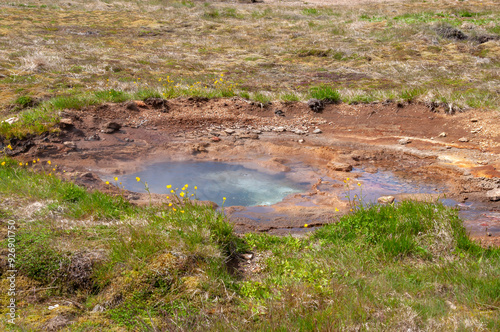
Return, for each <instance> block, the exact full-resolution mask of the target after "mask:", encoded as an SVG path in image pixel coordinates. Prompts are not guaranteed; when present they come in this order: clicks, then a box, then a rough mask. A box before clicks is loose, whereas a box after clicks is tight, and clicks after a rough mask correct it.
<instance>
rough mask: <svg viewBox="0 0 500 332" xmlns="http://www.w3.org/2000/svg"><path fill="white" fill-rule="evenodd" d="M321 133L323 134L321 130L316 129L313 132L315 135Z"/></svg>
mask: <svg viewBox="0 0 500 332" xmlns="http://www.w3.org/2000/svg"><path fill="white" fill-rule="evenodd" d="M321 133H322V131H321V129H319V128H316V129H314V130H313V134H321Z"/></svg>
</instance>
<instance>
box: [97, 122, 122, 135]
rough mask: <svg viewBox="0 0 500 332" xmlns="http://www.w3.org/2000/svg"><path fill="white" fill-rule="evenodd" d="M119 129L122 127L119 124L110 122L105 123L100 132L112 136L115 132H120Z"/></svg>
mask: <svg viewBox="0 0 500 332" xmlns="http://www.w3.org/2000/svg"><path fill="white" fill-rule="evenodd" d="M121 127H122V125H121V124H119V123H116V122H113V121H111V122H107V123H105V124H104V126H103V127H102V130H101V131H102V132H103V133H106V134H112V133H114V132H115V131H118V130H120V128H121Z"/></svg>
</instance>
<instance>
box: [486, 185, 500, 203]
mask: <svg viewBox="0 0 500 332" xmlns="http://www.w3.org/2000/svg"><path fill="white" fill-rule="evenodd" d="M486 197H487V198H488V199H489V200H490V201H493V202H496V201H500V188H496V189H492V190H489V191H487V192H486Z"/></svg>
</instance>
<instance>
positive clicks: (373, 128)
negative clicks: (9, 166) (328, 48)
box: [8, 97, 500, 243]
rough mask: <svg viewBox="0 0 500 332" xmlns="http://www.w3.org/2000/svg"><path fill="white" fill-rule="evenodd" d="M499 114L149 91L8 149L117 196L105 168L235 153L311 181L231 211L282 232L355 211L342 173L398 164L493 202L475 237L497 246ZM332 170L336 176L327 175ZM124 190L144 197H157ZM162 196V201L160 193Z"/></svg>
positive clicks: (78, 115)
mask: <svg viewBox="0 0 500 332" xmlns="http://www.w3.org/2000/svg"><path fill="white" fill-rule="evenodd" d="M499 118H500V115H499V114H498V112H487V111H466V112H458V113H455V112H454V111H453V109H450V108H449V107H448V106H447V105H439V104H431V105H424V104H419V103H414V104H413V103H410V104H402V103H399V104H398V103H393V102H391V101H387V102H384V103H372V104H359V105H346V104H324V103H323V102H319V101H314V100H313V101H310V102H309V103H300V102H288V103H280V102H277V103H274V102H273V103H266V104H262V103H258V102H250V101H248V100H245V99H242V98H238V97H235V98H231V99H211V100H209V99H199V98H179V99H173V100H168V101H167V100H163V99H148V100H146V101H145V102H142V101H130V102H126V103H122V104H103V105H100V106H95V107H94V106H93V107H89V108H87V109H84V110H80V111H76V110H66V111H65V112H64V113H63V114H62V120H61V123H60V126H59V127H60V128H59V129H58V130H56V132H53V133H51V134H46V135H42V136H40V137H31V138H29V139H27V140H23V141H13V142H12V143H11V144H12V147H13V150H12V151H10V150H9V151H8V152H9V153H10V154H11V155H14V156H16V158H18V159H19V160H21V161H23V162H24V163H25V162H28V163H31V160H36V159H38V158H40V159H41V160H51V162H52V165H58V166H57V168H54V169H55V172H57V173H58V174H60V176H63V177H66V178H68V179H72V180H76V182H77V183H81V184H84V185H86V186H87V187H90V188H98V189H101V190H103V191H111V192H116V193H120V190H119V189H118V188H116V187H113V186H109V185H105V184H104V182H103V181H101V180H100V179H99V175H103V174H114V175H118V176H119V175H121V174H124V173H130V172H135V171H138V170H140V169H142V168H143V167H144V166H146V165H148V164H150V163H152V162H155V161H159V160H216V161H231V162H238V163H246V165H249V164H251V165H253V167H256V168H259V169H264V170H266V171H268V172H285V173H288V174H289V175H290V177H292V178H293V177H295V178H301V179H302V180H304V179H305V181H308V182H310V184H311V187H310V190H309V191H307V192H306V193H303V194H300V195H295V196H292V197H288V198H287V199H285V200H284V201H283V202H281V203H278V204H276V205H274V206H272V207H271V210H265V211H260V210H259V209H257V210H255V209H254V210H252V209H251V208H250V209H247V208H243V207H229V208H226V213H227V214H229V215H231V216H232V220H233V221H234V222H235V225H236V229H237V231H240V232H248V231H266V232H271V233H276V234H282V233H289V232H302V231H304V224H305V223H308V226H309V227H313V226H320V225H323V224H325V223H329V222H332V221H334V220H335V218H336V217H337V216H338V215H340V214H342V213H346V212H347V211H348V210H349V209H350V206H349V204H348V202H347V201H346V200H345V199H343V197H342V195H343V194H342V193H343V192H344V188H343V186H342V185H339V184H338V182H337V181H343V180H345V179H346V178H348V177H349V178H351V179H355V178H357V177H359V176H360V175H361V174H360V173H359V172H352V169H353V167H355V170H359V169H363V170H364V172H368V173H376V172H377V171H382V170H389V171H393V172H395V173H397V174H399V175H400V176H403V177H404V178H406V179H408V180H409V181H415V182H419V181H426V182H432V183H435V185H436V188H437V187H439V188H445V190H444V193H446V195H447V197H448V198H453V199H455V200H456V201H457V202H466V201H469V202H470V201H474V202H477V203H478V204H481V205H482V206H484V207H485V209H487V210H488V211H490V212H492V213H493V215H492V217H491V218H490V219H489V221H488V222H487V223H486V224H484V223H483V224H482V226H481V227H480V225H471V226H470V228H474V229H476V230H478V229H479V231H476V232H475V236H477V237H481V238H482V239H483V241H486V243H498V242H499V241H500V234H497V232H494V233H493V234H491V232H488V230H487V229H488V227H489V228H490V230H491V229H496V228H495V227H498V224H500V220H498V219H499V218H497V217H495V216H497V215H498V214H497V211H499V210H500V202H499V200H500V193H499V190H500V189H499V188H500V158H499V154H500V121H499ZM297 165H305V166H304V167H298V166H297ZM325 176H326V177H328V179H330V180H331V181H323V180H321V179H324V177H325ZM126 195H128V197H129V199H131V200H132V201H135V202H137V203H138V204H145V203H146V202H148V200H149V198H147V197H145V196H144V195H141V194H138V193H131V192H126ZM437 197H439V195H427V196H425V199H429V198H431V199H435V198H437ZM153 198H154V200H155V201H157V202H161V201H165V197H164V196H163V195H153ZM403 198H414V199H415V198H416V199H422V197H421V195H420V196H419V195H410V196H408V195H407V196H405V197H400V199H403ZM397 199H398V198H397ZM284 216H285V217H284ZM483 228H484V229H483ZM488 234H489V235H490V236H488Z"/></svg>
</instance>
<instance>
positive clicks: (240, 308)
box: [0, 159, 500, 331]
mask: <svg viewBox="0 0 500 332" xmlns="http://www.w3.org/2000/svg"><path fill="white" fill-rule="evenodd" d="M3 162H5V164H2V166H1V168H0V200H1V201H2V208H1V210H0V220H1V221H2V223H1V233H2V237H4V239H3V240H2V242H1V243H2V245H1V247H2V254H3V255H4V259H5V256H6V253H7V249H8V237H7V227H8V225H12V224H13V223H12V222H11V223H10V224H9V220H14V221H15V223H14V225H15V234H16V235H15V239H16V241H15V249H16V254H17V256H16V262H15V264H16V269H17V270H18V271H19V272H18V274H17V278H16V291H17V294H18V295H17V296H16V300H17V305H18V307H17V310H18V314H19V318H18V319H17V325H16V326H12V325H7V324H6V322H5V320H4V321H3V322H2V323H1V324H4V325H3V327H2V330H8V329H10V330H13V331H36V330H40V329H42V328H48V327H54V326H55V327H58V328H62V329H64V330H66V331H125V330H134V331H172V330H178V331H195V330H196V331H221V330H234V331H244V330H246V331H333V330H384V331H387V330H390V331H401V330H411V331H417V330H428V331H457V330H459V331H483V330H491V331H494V330H498V326H500V325H499V324H500V320H499V317H500V315H499V310H500V297H499V294H500V268H499V267H500V251H499V249H484V248H482V247H480V246H478V245H477V244H475V243H473V242H471V241H470V240H469V239H468V237H467V236H466V233H465V229H464V228H463V226H462V223H461V221H460V220H459V219H458V217H457V211H455V210H453V209H449V208H445V207H444V206H442V205H439V204H430V203H416V202H404V203H401V204H399V205H396V206H392V205H388V206H365V207H359V206H358V208H356V209H355V211H354V213H352V214H350V215H346V216H344V217H342V218H341V219H340V220H339V222H338V223H336V224H332V225H329V226H325V227H322V228H320V229H318V230H317V231H315V232H312V233H309V235H308V236H306V237H302V238H296V237H292V236H285V237H277V236H270V235H267V234H247V235H245V236H243V237H237V236H235V235H234V234H233V232H232V226H231V225H230V224H228V223H227V222H226V221H225V219H224V217H223V216H222V215H221V214H219V213H218V212H216V211H214V210H212V209H211V208H206V207H200V206H194V205H192V204H189V202H188V200H186V199H183V198H181V196H182V195H181V194H180V191H179V192H178V196H177V197H178V198H179V199H180V201H184V203H187V204H177V203H174V204H172V205H170V206H169V205H168V204H166V205H164V206H157V207H146V208H138V207H134V206H132V205H130V204H129V203H128V202H126V201H124V200H123V199H121V198H120V197H111V196H108V195H104V194H101V193H99V192H94V193H89V192H87V191H86V190H85V189H83V188H80V187H78V186H76V185H73V184H71V183H67V182H66V183H65V182H62V181H60V180H59V179H57V178H56V177H55V176H54V174H53V171H52V170H51V169H50V168H51V167H53V166H49V165H45V167H47V170H46V171H42V172H33V170H32V169H31V167H26V166H19V165H17V164H16V163H15V162H13V161H12V160H10V159H2V163H3ZM49 170H50V171H51V172H50V173H49ZM189 188H191V187H189ZM189 188H183V189H184V191H186V192H187V191H189V190H194V189H189ZM188 189H189V190H188ZM184 197H187V195H184ZM249 251H251V252H253V254H254V258H253V259H252V260H251V261H246V260H245V259H243V258H241V257H240V255H241V254H244V253H248V252H249ZM3 262H4V263H2V264H3V266H2V271H4V272H3V276H2V279H1V282H0V283H1V284H2V288H3V289H7V288H8V284H9V281H8V280H7V279H6V278H5V275H7V273H6V272H5V271H6V263H5V260H3ZM237 263H238V264H239V269H236V268H235V267H236V266H237ZM8 301H9V297H8V295H7V292H4V291H2V296H1V298H0V303H1V308H2V309H1V310H2V314H4V313H6V312H7V308H6V305H7V303H8ZM54 305H58V307H57V308H53V307H51V306H54Z"/></svg>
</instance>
